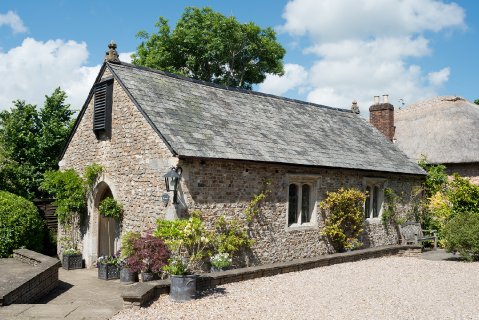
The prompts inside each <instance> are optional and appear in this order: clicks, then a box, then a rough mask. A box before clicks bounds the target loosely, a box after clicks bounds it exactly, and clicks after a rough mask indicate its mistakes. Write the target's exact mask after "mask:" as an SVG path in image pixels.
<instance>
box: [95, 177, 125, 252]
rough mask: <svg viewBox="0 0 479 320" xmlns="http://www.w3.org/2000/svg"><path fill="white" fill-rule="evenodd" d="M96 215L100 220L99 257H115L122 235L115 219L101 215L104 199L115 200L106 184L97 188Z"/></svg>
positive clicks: (103, 183) (101, 183)
mask: <svg viewBox="0 0 479 320" xmlns="http://www.w3.org/2000/svg"><path fill="white" fill-rule="evenodd" d="M95 198H96V199H95V202H94V203H95V210H94V211H95V214H96V215H97V219H98V238H97V239H98V246H97V250H98V255H97V256H98V257H100V256H108V255H114V254H115V253H116V250H117V242H118V238H119V233H120V230H119V229H120V226H119V224H118V222H117V221H116V220H115V219H113V218H107V217H103V216H101V215H100V214H99V210H98V208H99V205H100V202H101V201H102V200H103V199H106V198H113V193H112V192H111V189H110V187H109V186H108V185H107V184H106V183H105V182H104V181H102V182H100V183H99V184H98V186H97V192H96V197H95Z"/></svg>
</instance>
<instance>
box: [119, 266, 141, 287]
mask: <svg viewBox="0 0 479 320" xmlns="http://www.w3.org/2000/svg"><path fill="white" fill-rule="evenodd" d="M136 281H138V272H134V271H131V270H130V269H128V268H122V269H121V270H120V282H121V283H122V284H130V283H134V282H136Z"/></svg>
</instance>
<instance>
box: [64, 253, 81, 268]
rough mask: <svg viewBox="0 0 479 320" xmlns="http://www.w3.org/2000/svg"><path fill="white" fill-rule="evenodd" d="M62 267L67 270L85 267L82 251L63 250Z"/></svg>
mask: <svg viewBox="0 0 479 320" xmlns="http://www.w3.org/2000/svg"><path fill="white" fill-rule="evenodd" d="M62 267H63V269H65V270H72V269H81V268H82V267H83V257H82V254H81V252H80V250H78V249H75V248H68V249H65V250H63V252H62Z"/></svg>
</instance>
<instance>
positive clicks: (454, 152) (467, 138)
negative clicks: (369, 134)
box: [394, 96, 479, 181]
mask: <svg viewBox="0 0 479 320" xmlns="http://www.w3.org/2000/svg"><path fill="white" fill-rule="evenodd" d="M394 116H395V126H396V132H395V140H396V143H397V146H398V147H399V148H400V149H401V150H402V151H403V152H404V153H406V154H407V155H408V156H409V157H410V158H411V159H413V160H418V159H420V157H421V155H424V156H426V158H427V161H428V162H430V163H436V164H439V163H440V164H445V165H446V167H447V168H448V170H449V171H450V172H451V173H452V172H458V173H459V174H461V175H464V176H469V177H475V179H476V180H477V181H479V178H477V177H478V176H479V105H476V104H474V103H472V102H470V101H467V100H466V99H464V98H461V97H455V96H443V97H435V98H432V99H429V100H425V101H421V102H418V103H416V104H414V105H411V106H409V107H407V108H405V109H403V110H398V111H396V112H395V115H394Z"/></svg>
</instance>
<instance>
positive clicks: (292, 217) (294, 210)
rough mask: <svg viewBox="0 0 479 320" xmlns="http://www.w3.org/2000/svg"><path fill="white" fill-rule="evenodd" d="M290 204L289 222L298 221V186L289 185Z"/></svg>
mask: <svg viewBox="0 0 479 320" xmlns="http://www.w3.org/2000/svg"><path fill="white" fill-rule="evenodd" d="M288 200H289V206H288V224H289V225H291V224H293V223H297V222H298V186H297V185H295V184H290V185H289V199H288Z"/></svg>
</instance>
